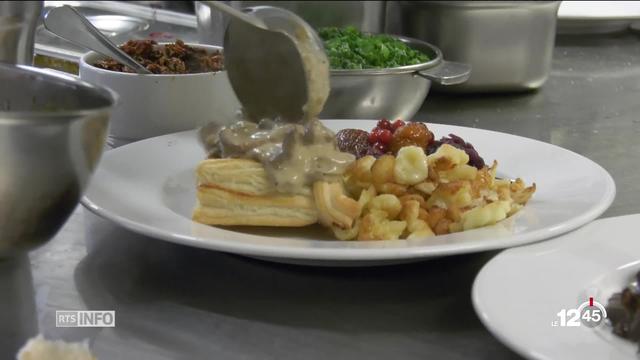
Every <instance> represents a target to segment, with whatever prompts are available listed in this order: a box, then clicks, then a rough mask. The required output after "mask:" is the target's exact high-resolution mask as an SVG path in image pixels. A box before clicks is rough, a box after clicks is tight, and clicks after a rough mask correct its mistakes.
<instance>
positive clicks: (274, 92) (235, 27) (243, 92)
mask: <svg viewBox="0 0 640 360" xmlns="http://www.w3.org/2000/svg"><path fill="white" fill-rule="evenodd" d="M205 3H207V4H208V5H209V6H211V7H213V8H216V9H218V10H221V11H223V12H225V13H226V14H228V15H230V16H231V19H230V21H229V27H228V28H227V31H226V33H225V38H224V55H225V67H226V69H227V72H228V76H229V80H230V82H231V86H232V87H233V90H234V91H235V93H236V96H237V97H238V99H239V100H240V103H242V105H243V107H244V112H245V115H246V116H248V117H249V118H250V119H252V120H259V119H263V118H280V119H282V120H284V121H288V122H299V121H301V120H302V119H303V118H304V110H303V107H304V105H305V104H306V103H307V99H308V96H309V94H308V87H307V78H306V75H305V68H304V64H303V60H302V57H301V53H300V49H299V47H298V43H297V42H296V40H295V39H297V38H300V37H301V36H302V37H305V36H306V37H308V38H310V39H312V42H313V43H314V45H315V46H316V47H317V49H323V46H322V41H321V40H320V38H319V37H318V35H317V34H316V32H315V31H314V30H313V29H312V28H311V26H309V25H308V24H307V23H306V22H305V21H304V20H302V19H301V18H300V17H299V16H297V15H296V14H294V13H292V12H290V11H287V10H284V9H280V8H276V7H271V6H257V7H253V8H248V9H245V12H242V11H239V10H236V9H234V8H232V7H230V6H228V5H225V4H223V3H221V2H218V1H206V2H205Z"/></svg>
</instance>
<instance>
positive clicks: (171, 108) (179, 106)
mask: <svg viewBox="0 0 640 360" xmlns="http://www.w3.org/2000/svg"><path fill="white" fill-rule="evenodd" d="M188 45H189V46H192V47H195V48H201V49H205V50H207V51H208V52H213V51H215V50H222V48H221V47H219V46H211V45H201V44H188ZM104 58H105V57H104V56H102V55H100V54H98V53H95V52H89V53H87V54H85V55H84V56H82V58H81V59H80V78H81V79H82V80H84V81H87V82H89V83H92V84H96V85H100V86H105V87H108V88H110V89H112V90H114V91H115V92H117V93H118V95H120V101H119V106H118V107H116V108H115V109H114V111H113V113H112V116H111V125H110V130H109V138H110V143H111V145H112V146H120V145H124V144H127V143H130V142H133V141H137V140H141V139H145V138H149V137H154V136H158V135H164V134H169V133H173V132H177V131H183V130H189V129H194V128H197V127H200V126H202V125H204V124H206V123H208V122H211V121H215V122H219V123H221V124H228V123H230V122H232V121H233V120H234V119H235V115H236V113H237V111H238V109H240V103H239V102H238V99H237V98H236V95H235V93H234V92H233V89H232V87H231V83H229V79H228V77H227V73H226V71H219V72H207V73H198V74H177V75H173V74H166V75H165V74H153V75H139V74H131V73H123V72H117V71H110V70H104V69H100V68H97V67H95V66H93V65H92V64H95V63H96V62H97V61H98V60H101V59H104Z"/></svg>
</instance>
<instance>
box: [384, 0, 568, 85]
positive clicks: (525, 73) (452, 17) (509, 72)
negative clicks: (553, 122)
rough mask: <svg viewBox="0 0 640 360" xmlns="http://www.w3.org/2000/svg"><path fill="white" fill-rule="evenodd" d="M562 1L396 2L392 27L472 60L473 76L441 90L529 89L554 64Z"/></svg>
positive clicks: (390, 15)
mask: <svg viewBox="0 0 640 360" xmlns="http://www.w3.org/2000/svg"><path fill="white" fill-rule="evenodd" d="M559 5H560V2H559V1H390V2H388V7H387V24H386V31H387V32H390V33H395V34H402V35H406V36H410V37H413V38H417V39H420V40H424V41H426V42H428V43H431V44H433V45H435V46H437V47H438V48H440V49H441V50H442V52H443V53H445V54H446V55H447V58H448V59H451V60H453V61H459V62H463V63H467V64H469V65H471V67H472V68H473V74H472V75H471V76H470V77H469V80H468V81H467V82H466V83H464V84H462V85H460V86H455V87H446V88H445V87H440V86H436V87H435V89H437V90H438V91H447V92H487V91H496V92H499V91H523V90H532V89H536V88H539V87H540V86H542V84H544V82H545V81H546V79H547V76H548V74H549V70H550V68H551V57H552V53H553V46H554V40H555V34H556V31H555V29H556V14H557V11H558V7H559Z"/></svg>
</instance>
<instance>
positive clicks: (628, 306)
mask: <svg viewBox="0 0 640 360" xmlns="http://www.w3.org/2000/svg"><path fill="white" fill-rule="evenodd" d="M639 279H640V272H638V273H636V276H635V281H634V282H633V283H632V284H630V285H628V286H627V287H625V288H624V289H622V291H620V292H618V293H615V294H613V295H612V296H611V298H609V301H608V302H607V318H608V319H609V321H610V322H611V326H612V328H613V333H614V334H616V335H618V336H620V337H623V338H625V339H629V340H631V341H634V342H636V343H638V342H640V288H639V287H638V283H639V282H638V280H639Z"/></svg>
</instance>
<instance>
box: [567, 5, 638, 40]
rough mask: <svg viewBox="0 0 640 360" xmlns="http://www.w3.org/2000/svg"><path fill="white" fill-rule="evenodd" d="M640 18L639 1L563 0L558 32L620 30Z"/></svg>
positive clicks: (577, 32)
mask: <svg viewBox="0 0 640 360" xmlns="http://www.w3.org/2000/svg"><path fill="white" fill-rule="evenodd" d="M637 19H640V1H563V2H562V3H561V4H560V8H559V9H558V32H559V33H561V34H595V33H608V32H614V31H620V30H623V29H626V28H627V27H629V24H630V23H631V22H632V21H634V20H637Z"/></svg>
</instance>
